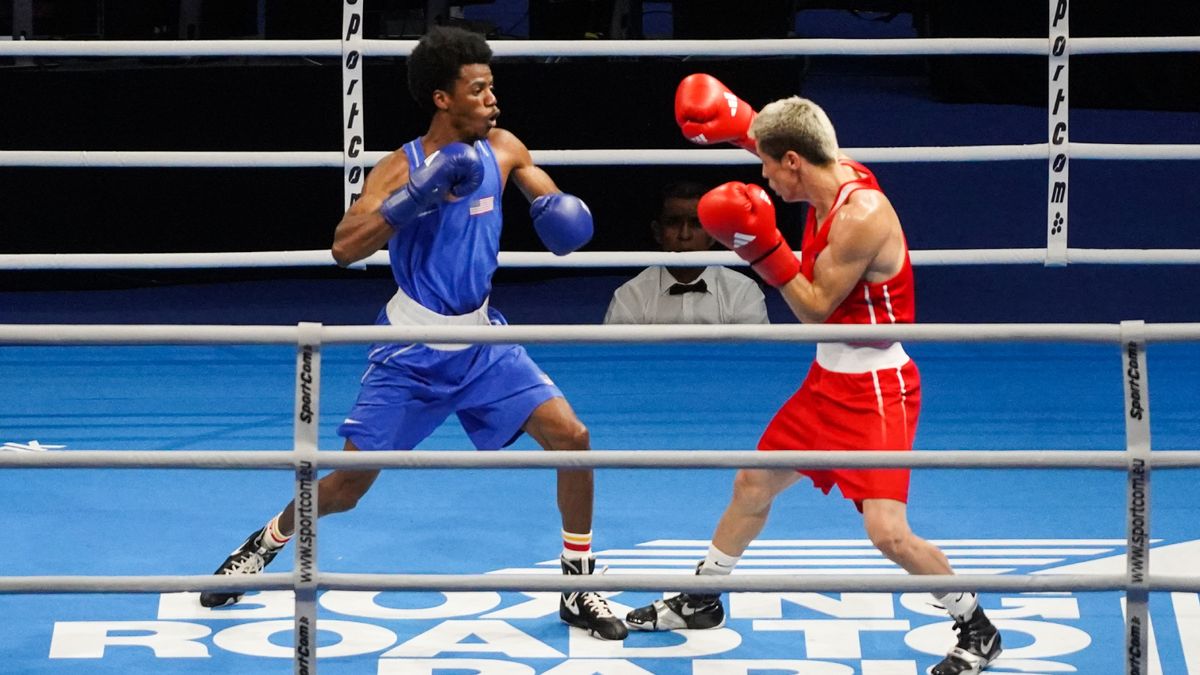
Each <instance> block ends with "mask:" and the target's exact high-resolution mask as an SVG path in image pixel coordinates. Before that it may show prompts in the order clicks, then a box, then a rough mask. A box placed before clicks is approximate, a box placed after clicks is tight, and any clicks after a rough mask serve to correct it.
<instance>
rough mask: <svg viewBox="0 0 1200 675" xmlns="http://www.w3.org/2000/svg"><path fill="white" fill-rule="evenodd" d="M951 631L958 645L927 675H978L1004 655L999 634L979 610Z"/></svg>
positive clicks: (958, 622)
mask: <svg viewBox="0 0 1200 675" xmlns="http://www.w3.org/2000/svg"><path fill="white" fill-rule="evenodd" d="M954 630H955V631H956V632H957V633H958V643H957V644H955V645H954V649H951V650H950V653H949V654H947V655H946V658H944V659H942V662H941V663H939V664H937V665H936V666H934V667H933V669H932V670H930V671H929V673H930V675H979V673H981V672H983V670H984V669H985V668H987V667H988V665H990V664H991V663H992V662H993V661H995V660H996V658H997V657H999V656H1000V652H1002V651H1004V649H1003V648H1002V647H1001V645H1000V631H998V630H996V627H995V626H993V625H992V622H991V621H989V620H988V618H987V616H985V615H984V613H983V608H982V607H976V608H975V611H974V612H973V613H972V614H971V618H970V619H967V620H966V621H955V622H954Z"/></svg>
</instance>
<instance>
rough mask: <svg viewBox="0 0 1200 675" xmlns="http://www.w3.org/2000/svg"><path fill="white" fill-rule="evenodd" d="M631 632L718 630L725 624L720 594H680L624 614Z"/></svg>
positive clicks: (723, 607)
mask: <svg viewBox="0 0 1200 675" xmlns="http://www.w3.org/2000/svg"><path fill="white" fill-rule="evenodd" d="M625 622H626V623H628V624H629V626H630V628H633V629H634V630H676V629H679V628H690V629H694V630H699V629H704V628H720V627H721V626H723V625H724V624H725V606H724V605H723V604H721V596H720V595H716V594H714V595H709V594H705V593H680V594H679V595H673V596H671V597H669V598H666V599H665V600H655V601H654V602H652V603H650V604H649V605H646V606H645V607H639V608H637V609H635V610H633V611H632V612H630V613H629V614H627V615H625Z"/></svg>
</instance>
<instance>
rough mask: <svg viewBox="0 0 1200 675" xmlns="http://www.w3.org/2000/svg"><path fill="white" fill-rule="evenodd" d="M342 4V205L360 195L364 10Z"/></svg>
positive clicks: (354, 0)
mask: <svg viewBox="0 0 1200 675" xmlns="http://www.w3.org/2000/svg"><path fill="white" fill-rule="evenodd" d="M345 3H346V4H345V5H343V6H342V167H343V172H344V175H345V185H344V187H345V204H344V208H347V209H348V208H350V205H351V204H353V203H354V202H355V201H357V200H358V198H359V196H360V195H362V185H363V179H364V169H363V152H365V149H364V141H363V99H362V88H363V77H362V74H363V67H362V62H363V58H362V33H363V12H362V2H360V1H359V0H345Z"/></svg>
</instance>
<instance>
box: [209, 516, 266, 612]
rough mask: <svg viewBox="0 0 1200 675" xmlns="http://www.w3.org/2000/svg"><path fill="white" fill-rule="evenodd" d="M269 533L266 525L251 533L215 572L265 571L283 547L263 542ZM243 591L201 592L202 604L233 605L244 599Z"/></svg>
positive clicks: (256, 572) (245, 572)
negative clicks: (274, 546) (267, 544)
mask: <svg viewBox="0 0 1200 675" xmlns="http://www.w3.org/2000/svg"><path fill="white" fill-rule="evenodd" d="M266 534H267V529H266V528H265V527H264V528H263V529H261V530H257V531H255V532H254V534H251V535H250V536H249V537H248V538H247V539H246V541H244V542H242V545H241V546H239V547H237V548H236V549H234V551H233V553H230V554H229V557H228V558H226V559H225V562H223V563H221V566H220V567H218V568H217V571H216V572H213V574H258V573H259V572H261V571H263V568H264V567H266V566H267V565H268V564H269V563H270V562H271V561H272V560H274V559H275V556H276V554H278V553H279V551H280V550H281V549H282V548H283V547H282V546H280V547H277V548H270V547H268V546H265V545H264V544H263V537H265V536H266ZM242 595H243V594H242V593H236V592H234V593H218V592H207V593H201V594H200V604H201V605H203V606H205V607H224V606H225V605H232V604H234V603H235V602H237V601H238V600H241V599H242Z"/></svg>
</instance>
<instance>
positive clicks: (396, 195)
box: [379, 143, 483, 228]
mask: <svg viewBox="0 0 1200 675" xmlns="http://www.w3.org/2000/svg"><path fill="white" fill-rule="evenodd" d="M482 183H483V162H482V161H480V159H479V153H477V152H475V148H473V147H471V146H469V145H467V144H466V143H451V144H449V145H447V146H446V147H444V148H442V149H441V150H440V151H438V152H437V154H436V155H435V156H434V157H433V158H432V160H429V161H427V162H426V163H425V166H422V167H419V168H417V169H416V170H413V171H411V172H409V174H408V183H407V184H406V185H405V186H404V187H402V188H400V189H399V190H396V191H395V192H393V193H392V194H390V195H388V198H387V199H385V200H383V204H382V205H381V206H380V207H379V213H381V214H382V215H383V219H384V220H386V221H387V222H388V225H391V226H392V227H394V228H400V227H401V226H403V225H404V224H405V223H407V222H409V221H411V220H412V219H413V218H415V217H417V216H418V215H420V213H421V212H422V211H427V210H429V209H431V208H433V207H434V206H436V205H437V204H438V203H439V202H441V201H442V200H443V199H445V198H446V196H447V195H452V196H454V197H465V196H467V195H469V194H471V193H472V192H474V191H475V190H476V189H478V188H479V186H480V185H481V184H482Z"/></svg>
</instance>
